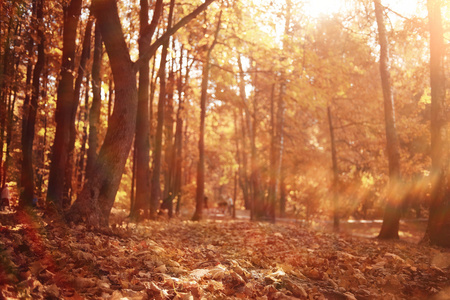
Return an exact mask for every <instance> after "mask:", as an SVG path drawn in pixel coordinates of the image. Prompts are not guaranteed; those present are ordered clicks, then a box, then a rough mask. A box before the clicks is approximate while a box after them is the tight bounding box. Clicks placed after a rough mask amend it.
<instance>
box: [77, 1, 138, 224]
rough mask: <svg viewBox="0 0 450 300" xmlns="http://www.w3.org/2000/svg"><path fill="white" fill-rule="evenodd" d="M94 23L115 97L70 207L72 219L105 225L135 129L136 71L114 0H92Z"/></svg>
mask: <svg viewBox="0 0 450 300" xmlns="http://www.w3.org/2000/svg"><path fill="white" fill-rule="evenodd" d="M93 5H94V12H95V15H96V17H97V22H98V23H97V25H98V26H99V27H100V31H101V35H102V38H103V40H104V44H105V46H106V51H107V53H108V55H109V60H110V64H111V70H112V72H113V76H114V85H115V92H116V93H115V94H116V101H115V104H114V110H113V113H112V115H111V117H110V118H111V119H110V124H109V126H108V129H107V132H106V136H105V140H104V142H103V145H102V147H101V149H100V152H99V154H98V157H97V159H96V160H95V161H94V163H93V167H92V169H91V170H90V171H89V172H88V173H87V174H86V176H87V180H86V183H85V185H84V187H83V190H82V191H81V193H80V195H79V196H78V198H77V200H76V201H75V202H74V204H73V205H72V207H71V209H70V210H69V215H68V216H69V217H70V218H71V219H73V220H74V221H77V222H80V221H84V222H86V223H87V224H89V225H92V226H94V227H98V226H108V221H109V220H108V219H109V214H110V211H111V208H112V205H113V204H114V199H115V196H116V193H117V189H118V187H119V183H120V179H121V177H122V174H123V171H124V168H125V163H126V160H127V158H128V154H129V152H130V148H131V144H132V142H133V137H134V131H135V129H136V112H137V86H136V74H135V71H134V68H133V63H132V62H131V59H130V56H129V53H128V48H127V45H126V43H125V39H124V37H123V33H122V28H121V25H120V18H119V15H118V10H117V4H116V2H115V1H114V0H107V1H95V2H94V3H93Z"/></svg>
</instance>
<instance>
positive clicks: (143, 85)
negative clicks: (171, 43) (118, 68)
mask: <svg viewBox="0 0 450 300" xmlns="http://www.w3.org/2000/svg"><path fill="white" fill-rule="evenodd" d="M140 4H141V10H140V15H139V16H140V36H144V35H145V33H146V30H148V26H149V24H148V22H149V18H148V9H149V5H148V0H141V1H140ZM154 11H155V15H154V16H153V19H152V25H153V27H152V31H153V32H152V35H153V33H154V31H155V29H156V24H157V23H158V21H159V19H160V16H161V13H162V0H158V1H157V2H156V4H155V9H154ZM146 47H147V45H145V43H144V42H143V41H140V43H139V52H140V53H141V55H143V51H144V50H145V48H146ZM149 77H150V66H149V63H148V62H147V63H146V64H142V65H141V67H140V68H139V98H138V113H137V119H136V137H135V145H134V146H135V155H136V156H135V158H136V160H135V162H134V163H135V164H136V165H137V166H139V168H136V198H135V202H134V205H133V210H132V211H131V212H130V217H131V219H134V220H137V219H138V217H139V211H140V210H146V208H147V207H146V206H147V205H148V203H149V200H148V199H149V198H150V135H149V126H148V124H149V85H150V78H149Z"/></svg>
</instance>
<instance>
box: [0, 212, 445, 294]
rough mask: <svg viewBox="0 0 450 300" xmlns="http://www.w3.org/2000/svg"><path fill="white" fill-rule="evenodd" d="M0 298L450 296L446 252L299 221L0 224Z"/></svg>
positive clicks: (29, 220) (34, 219) (31, 219)
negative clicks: (107, 227)
mask: <svg viewBox="0 0 450 300" xmlns="http://www.w3.org/2000/svg"><path fill="white" fill-rule="evenodd" d="M0 291H1V292H0V293H1V294H0V299H18V298H24V299H27V298H28V299H86V298H87V299H428V298H433V299H449V298H450V251H449V250H448V249H442V248H437V247H430V246H424V245H416V244H412V243H407V242H403V241H379V240H376V239H367V238H360V237H352V236H349V235H344V234H331V233H325V232H320V231H313V230H310V229H308V228H306V227H302V226H299V224H271V223H259V222H249V221H231V220H230V221H204V222H190V221H180V220H171V221H165V222H161V221H160V222H157V221H148V222H145V223H143V224H139V225H137V226H136V225H134V226H131V225H130V226H126V227H121V226H118V227H115V229H113V230H112V231H111V232H106V233H105V232H104V233H100V232H95V231H90V230H88V229H87V228H86V227H85V226H82V225H78V226H67V225H65V224H63V223H59V222H50V221H47V222H46V221H45V220H44V219H42V218H40V217H38V216H25V217H20V218H17V223H16V224H13V225H2V226H0Z"/></svg>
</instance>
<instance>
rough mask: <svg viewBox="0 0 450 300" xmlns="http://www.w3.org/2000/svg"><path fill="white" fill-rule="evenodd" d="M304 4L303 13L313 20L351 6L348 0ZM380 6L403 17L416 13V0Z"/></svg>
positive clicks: (386, 0)
mask: <svg viewBox="0 0 450 300" xmlns="http://www.w3.org/2000/svg"><path fill="white" fill-rule="evenodd" d="M304 3H305V11H307V13H308V15H310V16H311V17H314V18H318V17H320V16H321V15H331V14H334V13H339V12H343V11H345V10H348V9H350V8H351V5H352V1H349V0H306V1H305V2H304ZM382 4H383V5H385V6H387V7H388V8H389V9H390V10H392V11H394V12H396V13H398V14H400V15H403V16H405V17H410V16H411V15H413V14H415V13H417V12H418V11H417V10H418V0H382Z"/></svg>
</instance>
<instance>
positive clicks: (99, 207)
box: [67, 0, 212, 227]
mask: <svg viewBox="0 0 450 300" xmlns="http://www.w3.org/2000/svg"><path fill="white" fill-rule="evenodd" d="M211 2H212V1H211V0H209V1H207V2H205V3H204V4H202V5H200V6H199V7H198V8H197V9H196V10H194V11H193V12H192V13H190V14H189V15H188V16H186V17H185V18H183V19H182V20H181V21H180V22H182V21H183V22H188V20H190V19H192V18H194V16H196V15H198V14H199V13H200V12H201V11H202V10H204V9H206V7H207V5H206V3H211ZM93 6H94V14H95V16H96V17H97V21H98V24H99V26H100V30H101V34H102V38H103V41H104V44H105V47H106V52H107V53H108V56H109V61H110V64H111V70H112V73H113V76H114V85H115V103H114V109H113V113H112V115H111V117H110V122H109V126H108V129H107V131H106V136H105V140H104V142H103V145H102V147H101V149H100V152H99V154H98V157H97V159H96V161H95V162H94V166H93V169H92V171H91V172H89V173H88V174H87V180H86V183H85V185H84V187H83V190H82V191H81V193H80V195H79V197H78V198H77V200H76V201H75V202H74V204H73V205H72V207H71V208H70V210H69V212H68V215H67V216H68V217H69V218H71V219H72V220H73V221H75V222H85V223H87V224H88V225H91V226H94V227H100V226H108V221H109V214H110V212H111V208H112V206H113V204H114V200H115V196H116V193H117V190H118V188H119V183H120V179H121V177H122V174H123V171H124V169H125V163H126V161H127V158H128V154H129V152H130V149H131V145H132V142H133V137H134V133H135V131H136V115H137V103H138V92H137V86H136V84H137V80H136V71H137V70H138V69H139V66H140V64H142V63H148V59H150V58H151V56H152V55H153V53H154V52H152V51H153V50H152V49H157V48H159V46H160V45H161V44H162V43H163V42H164V41H166V40H168V39H169V37H170V35H172V34H174V33H175V32H176V30H173V29H172V30H170V31H167V32H166V33H165V34H163V36H162V37H161V38H159V39H158V40H157V41H155V43H153V44H152V45H151V47H149V51H148V52H146V53H148V55H144V56H145V57H146V58H147V61H145V59H143V58H139V60H138V62H139V63H138V62H136V63H134V64H133V63H132V62H131V59H130V55H129V51H128V48H127V44H126V42H125V39H124V35H123V31H122V28H121V23H120V18H119V14H118V8H117V3H116V1H115V0H102V1H100V0H95V1H94V3H93ZM180 22H178V23H177V25H176V26H175V28H176V29H178V28H180V27H181V26H180ZM155 51H156V50H155Z"/></svg>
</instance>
